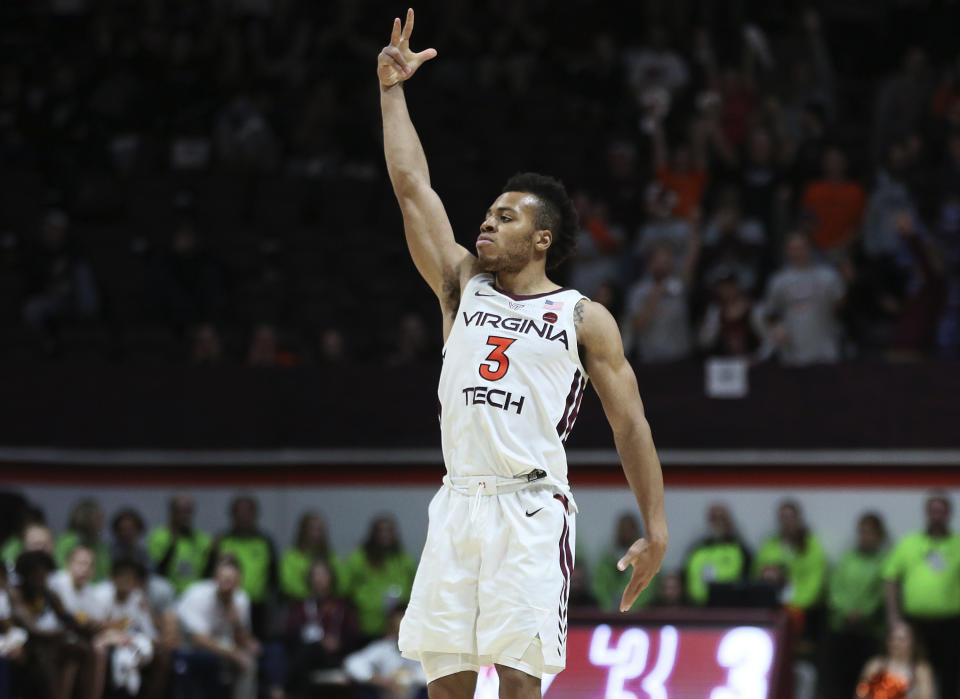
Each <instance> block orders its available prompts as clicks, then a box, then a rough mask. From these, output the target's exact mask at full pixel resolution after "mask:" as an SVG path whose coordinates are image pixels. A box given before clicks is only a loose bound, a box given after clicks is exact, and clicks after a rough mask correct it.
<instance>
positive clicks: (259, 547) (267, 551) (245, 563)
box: [213, 495, 278, 638]
mask: <svg viewBox="0 0 960 699" xmlns="http://www.w3.org/2000/svg"><path fill="white" fill-rule="evenodd" d="M229 513H230V522H231V525H230V530H229V531H227V532H226V533H225V534H223V535H221V536H220V537H218V539H217V541H215V542H214V545H213V550H214V552H215V553H214V554H213V558H217V557H218V556H219V555H220V554H222V553H229V554H232V555H233V556H235V557H236V559H237V561H238V562H239V563H240V571H241V572H242V573H243V590H244V592H246V593H247V595H248V596H249V597H250V618H251V622H252V624H253V632H254V635H255V636H257V637H258V638H266V636H267V631H268V629H267V624H268V615H269V609H270V605H271V604H273V603H274V602H275V601H276V592H277V587H278V586H277V582H278V581H277V555H276V551H275V549H274V546H273V540H272V539H271V538H270V536H269V535H268V534H266V533H265V532H263V531H261V530H260V528H259V527H258V520H259V518H260V505H259V503H257V501H256V499H254V498H253V497H251V496H249V495H241V496H239V497H236V498H234V499H233V501H232V502H231V503H230V509H229Z"/></svg>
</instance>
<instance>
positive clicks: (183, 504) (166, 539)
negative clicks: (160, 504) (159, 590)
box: [147, 495, 210, 595]
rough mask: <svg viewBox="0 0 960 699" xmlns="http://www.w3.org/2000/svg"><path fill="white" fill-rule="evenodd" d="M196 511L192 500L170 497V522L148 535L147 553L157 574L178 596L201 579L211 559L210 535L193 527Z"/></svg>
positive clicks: (186, 497) (182, 497)
mask: <svg viewBox="0 0 960 699" xmlns="http://www.w3.org/2000/svg"><path fill="white" fill-rule="evenodd" d="M195 511H196V507H195V506H194V503H193V499H192V498H190V497H188V496H186V495H176V496H174V497H172V498H170V505H169V512H170V520H169V523H168V524H167V526H163V527H157V528H156V529H154V530H153V531H151V532H150V534H149V535H148V536H147V553H148V554H149V555H150V560H152V561H153V564H154V569H155V571H156V573H157V574H158V575H161V576H163V577H165V578H166V579H167V580H169V581H170V583H171V584H172V585H173V588H174V590H176V592H177V594H178V595H179V594H182V593H183V591H184V590H185V589H187V587H188V586H189V585H190V584H191V583H195V582H197V581H198V580H202V579H203V576H204V572H205V571H206V568H207V563H208V560H209V556H210V535H209V534H208V533H206V532H203V531H200V530H198V529H194V527H193V516H194V512H195Z"/></svg>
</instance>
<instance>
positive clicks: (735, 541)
mask: <svg viewBox="0 0 960 699" xmlns="http://www.w3.org/2000/svg"><path fill="white" fill-rule="evenodd" d="M707 527H708V531H709V533H708V534H707V536H706V538H704V539H702V540H701V541H699V542H698V543H696V544H695V545H694V546H693V548H692V549H691V550H690V553H689V554H687V562H686V564H685V566H684V567H685V569H686V582H687V597H689V598H690V601H691V602H692V603H693V604H699V605H704V604H706V603H707V596H708V593H709V591H710V583H714V582H717V583H730V582H736V581H738V580H743V579H744V578H746V577H747V575H748V574H749V572H750V551H748V550H747V547H746V545H745V544H744V543H743V541H742V540H741V539H740V536H739V535H738V534H737V530H736V527H734V525H733V518H732V517H731V516H730V510H729V508H727V506H726V505H723V504H721V503H714V504H713V505H711V506H710V509H709V510H707Z"/></svg>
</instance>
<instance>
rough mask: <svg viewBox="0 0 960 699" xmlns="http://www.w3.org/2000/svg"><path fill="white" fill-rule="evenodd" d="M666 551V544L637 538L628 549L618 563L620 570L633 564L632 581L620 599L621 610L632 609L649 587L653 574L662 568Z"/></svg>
mask: <svg viewBox="0 0 960 699" xmlns="http://www.w3.org/2000/svg"><path fill="white" fill-rule="evenodd" d="M666 552H667V547H666V546H664V545H663V544H658V543H656V542H654V541H650V540H648V539H637V540H636V541H634V542H633V544H632V545H631V546H630V548H629V549H627V553H626V554H625V555H624V556H623V558H621V559H620V562H619V563H617V569H618V570H626V569H627V566H633V574H632V575H631V576H630V582H629V583H627V589H626V590H624V591H623V597H622V598H621V600H620V611H621V612H628V611H630V607H632V606H633V603H634V602H636V601H637V597H639V596H640V593H641V592H643V591H644V590H645V589H647V585H649V584H650V581H651V580H653V576H654V575H656V574H657V572H658V571H659V570H660V566H661V564H662V563H663V556H664V554H666Z"/></svg>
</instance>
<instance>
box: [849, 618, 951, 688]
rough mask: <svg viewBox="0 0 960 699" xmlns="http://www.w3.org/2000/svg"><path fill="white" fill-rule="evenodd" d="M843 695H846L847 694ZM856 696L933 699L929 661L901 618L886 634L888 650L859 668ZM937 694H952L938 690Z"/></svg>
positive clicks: (932, 680)
mask: <svg viewBox="0 0 960 699" xmlns="http://www.w3.org/2000/svg"><path fill="white" fill-rule="evenodd" d="M844 696H849V694H846V695H844ZM856 696H857V697H858V699H936V697H937V696H938V694H937V689H936V686H935V684H934V679H933V672H932V670H931V668H930V663H928V662H927V661H926V660H924V659H923V654H922V653H921V652H920V650H919V648H918V647H917V641H916V638H915V637H914V635H913V630H912V629H911V628H910V626H909V625H907V624H905V623H904V622H902V621H900V622H897V623H896V624H894V626H893V627H891V629H890V632H889V633H888V634H887V652H886V653H885V654H883V655H880V656H877V657H875V658H871V659H870V660H869V661H868V662H867V663H866V664H865V665H864V666H863V670H861V672H860V681H859V682H858V683H857V687H856ZM939 696H941V697H944V699H945V698H946V697H949V696H952V695H950V694H945V693H941V694H939Z"/></svg>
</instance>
